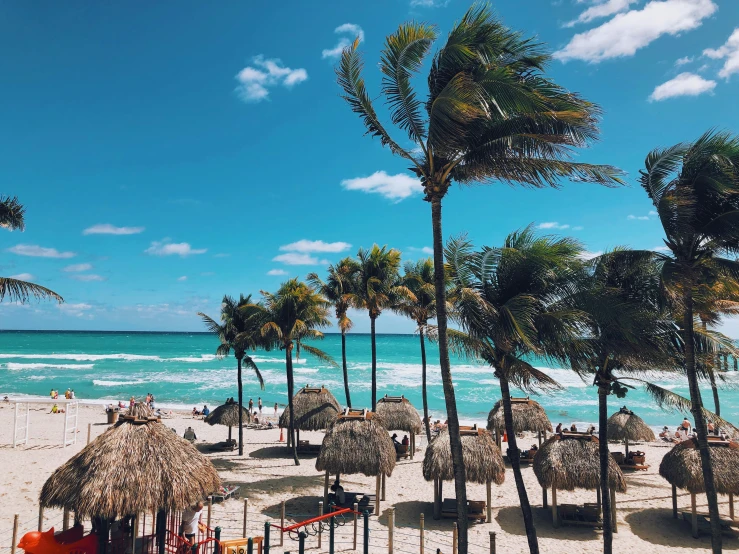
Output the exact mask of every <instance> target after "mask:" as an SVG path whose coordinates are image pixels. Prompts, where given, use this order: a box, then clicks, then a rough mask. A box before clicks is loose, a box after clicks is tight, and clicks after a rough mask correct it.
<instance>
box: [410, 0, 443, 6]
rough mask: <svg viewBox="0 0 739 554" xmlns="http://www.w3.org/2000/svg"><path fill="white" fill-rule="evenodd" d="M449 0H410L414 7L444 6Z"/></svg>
mask: <svg viewBox="0 0 739 554" xmlns="http://www.w3.org/2000/svg"><path fill="white" fill-rule="evenodd" d="M447 4H449V0H411V6H412V7H414V8H445V7H446V5H447Z"/></svg>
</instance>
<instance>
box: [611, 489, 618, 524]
mask: <svg viewBox="0 0 739 554" xmlns="http://www.w3.org/2000/svg"><path fill="white" fill-rule="evenodd" d="M611 523H612V525H613V532H614V533H618V520H617V519H616V488H615V487H611Z"/></svg>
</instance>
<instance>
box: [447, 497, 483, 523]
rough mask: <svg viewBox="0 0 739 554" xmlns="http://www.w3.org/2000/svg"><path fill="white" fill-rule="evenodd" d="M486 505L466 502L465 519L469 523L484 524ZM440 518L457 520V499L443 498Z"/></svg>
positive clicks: (477, 502) (473, 501) (471, 501)
mask: <svg viewBox="0 0 739 554" xmlns="http://www.w3.org/2000/svg"><path fill="white" fill-rule="evenodd" d="M486 507H487V505H486V504H485V502H482V501H475V500H468V501H467V519H469V520H470V521H480V522H485V520H486V516H485V508H486ZM441 517H445V518H449V519H457V499H456V498H445V499H444V500H443V501H442V503H441Z"/></svg>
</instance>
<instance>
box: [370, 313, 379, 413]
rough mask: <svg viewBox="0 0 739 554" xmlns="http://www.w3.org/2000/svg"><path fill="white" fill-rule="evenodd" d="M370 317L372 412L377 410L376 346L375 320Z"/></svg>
mask: <svg viewBox="0 0 739 554" xmlns="http://www.w3.org/2000/svg"><path fill="white" fill-rule="evenodd" d="M376 319H377V318H375V317H372V316H370V340H371V341H372V411H373V412H374V411H375V409H376V408H377V345H376V344H375V320H376Z"/></svg>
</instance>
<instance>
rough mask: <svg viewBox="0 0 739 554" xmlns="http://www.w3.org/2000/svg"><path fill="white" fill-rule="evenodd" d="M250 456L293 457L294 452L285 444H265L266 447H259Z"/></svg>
mask: <svg viewBox="0 0 739 554" xmlns="http://www.w3.org/2000/svg"><path fill="white" fill-rule="evenodd" d="M249 457H250V458H257V459H260V460H262V459H268V458H275V459H285V458H290V459H292V457H293V452H292V450H290V449H289V448H287V447H286V446H285V445H279V446H265V447H264V448H258V449H256V450H254V451H252V452H250V453H249ZM298 457H299V458H301V459H302V458H304V456H298Z"/></svg>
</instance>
